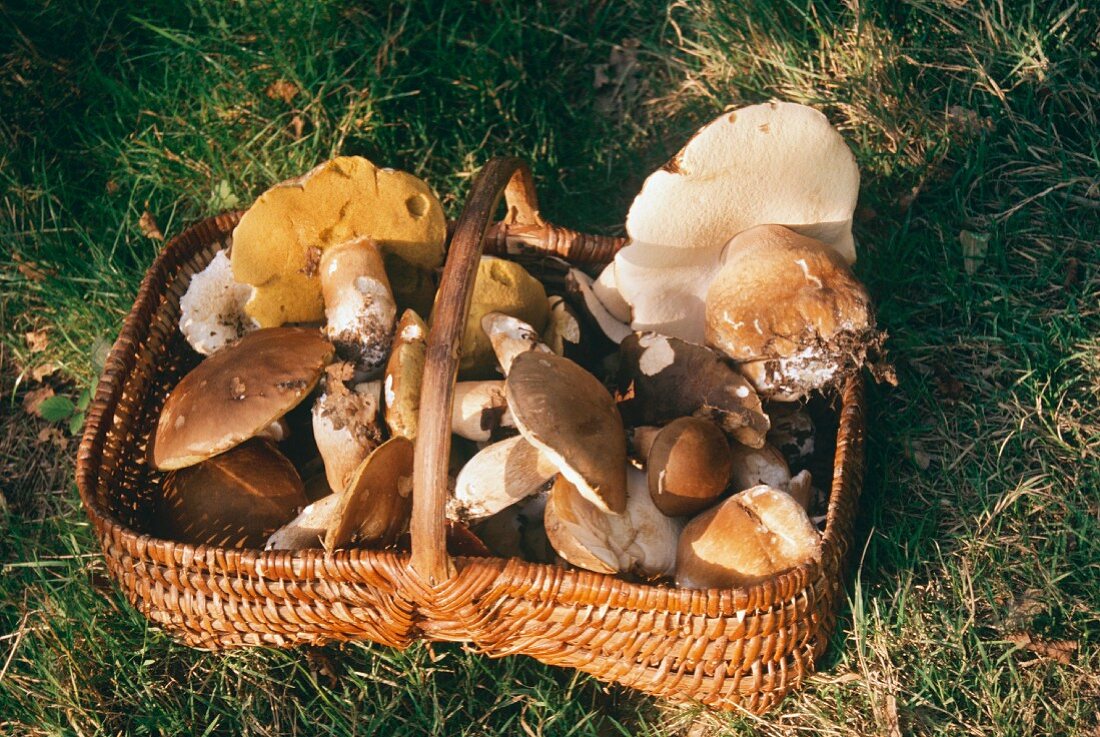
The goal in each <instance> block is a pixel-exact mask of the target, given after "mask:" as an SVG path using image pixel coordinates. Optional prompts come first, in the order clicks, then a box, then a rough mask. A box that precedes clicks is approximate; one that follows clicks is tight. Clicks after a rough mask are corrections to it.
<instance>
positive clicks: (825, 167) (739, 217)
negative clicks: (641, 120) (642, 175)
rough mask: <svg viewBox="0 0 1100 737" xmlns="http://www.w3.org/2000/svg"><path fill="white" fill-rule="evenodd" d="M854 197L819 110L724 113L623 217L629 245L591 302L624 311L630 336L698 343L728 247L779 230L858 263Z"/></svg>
mask: <svg viewBox="0 0 1100 737" xmlns="http://www.w3.org/2000/svg"><path fill="white" fill-rule="evenodd" d="M858 192H859V169H858V167H857V166H856V162H855V158H854V157H853V155H852V152H851V151H850V150H849V149H848V146H847V144H846V143H845V142H844V139H843V138H842V137H841V135H840V134H839V133H838V132H837V131H836V130H835V129H834V128H833V127H832V126H831V125H830V124H829V121H828V120H827V119H826V118H825V116H824V115H822V114H821V113H820V112H818V111H817V110H814V109H813V108H809V107H806V106H804V105H797V104H792V103H782V102H772V103H766V104H763V105H752V106H749V107H745V108H742V109H740V110H735V111H732V112H728V113H724V114H723V115H721V116H720V117H719V118H717V119H716V120H714V121H712V122H711V123H708V124H707V125H705V126H704V127H703V128H701V129H700V130H699V131H698V132H697V133H696V134H695V136H694V137H693V138H692V139H691V140H690V141H689V142H688V144H687V145H686V146H684V148H683V149H682V150H681V151H680V152H679V153H678V154H676V156H675V157H673V159H672V160H671V161H669V162H668V163H667V164H665V166H664V167H662V168H661V169H659V170H658V171H656V172H654V173H653V174H651V175H650V176H649V178H648V179H646V181H645V184H644V185H643V186H642V190H641V192H640V193H639V194H638V196H637V197H636V198H635V199H634V202H633V204H632V205H631V207H630V212H629V214H628V215H627V219H626V231H627V234H628V235H629V236H630V243H629V244H628V245H627V246H626V247H625V248H623V249H622V250H620V251H619V252H618V253H617V254H616V256H615V260H614V268H613V271H612V272H611V274H610V275H608V276H606V277H604V276H601V279H600V285H599V290H598V292H597V293H598V294H599V296H600V299H601V300H602V301H603V302H604V304H605V305H607V307H608V308H609V309H611V310H612V311H613V312H618V314H620V315H621V314H624V313H625V311H624V310H622V304H623V303H626V304H629V306H630V307H631V318H632V322H631V327H632V328H633V329H634V330H653V331H655V332H659V333H663V334H665V335H672V336H675V337H677V338H681V339H683V340H689V341H692V342H696V343H700V342H702V339H703V336H702V316H703V299H704V297H705V295H706V290H707V286H708V285H709V283H710V280H711V279H713V278H714V275H715V273H716V272H717V270H718V268H719V266H720V265H721V263H722V260H723V247H724V246H725V244H726V242H727V241H729V239H730V238H732V237H733V236H735V235H737V234H738V233H740V232H741V231H743V230H746V229H748V228H751V227H753V226H755V225H760V224H762V223H780V224H783V225H787V226H788V227H791V228H794V229H796V230H798V231H799V232H801V233H804V234H806V235H810V236H813V237H814V238H818V239H820V240H822V241H825V242H826V243H827V244H828V245H829V246H830V247H831V248H833V249H834V251H835V252H836V253H837V254H839V255H840V256H841V257H842V258H843V259H845V260H846V261H848V262H854V261H855V255H856V254H855V246H854V242H853V239H852V214H853V212H854V210H855V205H856V197H857V195H858ZM605 273H606V272H605ZM615 292H618V296H617V297H616V296H615Z"/></svg>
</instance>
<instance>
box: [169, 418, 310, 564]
mask: <svg viewBox="0 0 1100 737" xmlns="http://www.w3.org/2000/svg"><path fill="white" fill-rule="evenodd" d="M162 491H163V496H162V497H161V498H160V499H159V500H158V503H157V511H156V514H155V515H154V518H153V519H154V522H155V525H156V528H157V529H156V533H157V534H158V535H161V536H163V537H165V538H168V539H169V540H177V541H179V542H184V543H192V544H196V545H217V546H220V547H229V548H259V547H262V546H263V544H264V541H265V540H266V539H267V537H268V536H269V535H270V534H271V533H272V532H273V531H274V530H276V529H277V528H278V527H280V526H281V525H284V524H286V522H287V520H290V519H292V518H293V517H294V515H295V514H297V512H298V509H299V508H301V507H303V506H305V505H306V503H307V502H306V497H305V494H304V493H303V487H302V480H301V478H299V477H298V472H297V471H295V470H294V466H293V465H291V463H290V461H288V460H287V459H286V458H285V457H284V456H283V455H282V454H281V453H280V452H279V451H278V450H276V448H275V446H274V445H272V444H271V443H270V442H269V441H266V440H249V441H247V442H245V443H242V444H240V445H238V446H236V447H235V448H233V449H232V450H229V451H227V452H225V453H222V454H220V455H218V456H215V457H213V458H210V459H207V460H205V461H203V462H202V463H198V464H196V465H194V466H188V467H186V468H181V469H179V470H176V471H170V472H169V473H168V475H167V476H165V478H164V484H163V487H162Z"/></svg>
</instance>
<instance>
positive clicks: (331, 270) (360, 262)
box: [320, 237, 397, 374]
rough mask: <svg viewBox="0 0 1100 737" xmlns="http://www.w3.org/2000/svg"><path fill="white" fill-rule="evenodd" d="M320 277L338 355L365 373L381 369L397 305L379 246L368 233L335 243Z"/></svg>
mask: <svg viewBox="0 0 1100 737" xmlns="http://www.w3.org/2000/svg"><path fill="white" fill-rule="evenodd" d="M320 277H321V294H322V297H323V298H324V302H325V335H326V336H328V338H329V340H331V341H332V342H333V344H334V345H335V346H336V353H337V355H339V356H340V357H341V358H343V359H345V360H348V361H352V362H353V363H354V364H355V367H356V370H357V371H359V372H362V373H367V374H369V373H371V372H373V371H375V370H376V369H378V368H380V367H381V366H382V365H383V364H384V363H385V361H386V357H387V355H388V354H389V348H390V341H391V339H392V337H393V324H394V319H395V318H396V316H397V304H396V303H395V302H394V299H393V292H392V290H391V289H390V282H389V280H388V279H387V278H386V269H385V266H384V265H383V263H382V254H381V252H380V251H379V250H378V246H377V245H376V244H375V242H374V241H373V240H372V239H371V238H369V237H364V238H356V239H354V240H350V241H346V242H344V243H341V244H338V245H335V246H332V247H331V248H329V249H328V250H326V251H325V252H324V253H323V254H322V255H321V263H320Z"/></svg>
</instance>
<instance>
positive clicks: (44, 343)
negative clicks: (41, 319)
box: [23, 330, 50, 353]
mask: <svg viewBox="0 0 1100 737" xmlns="http://www.w3.org/2000/svg"><path fill="white" fill-rule="evenodd" d="M23 339H24V340H26V341H27V348H29V349H30V351H31V353H41V352H42V351H44V350H46V348H47V347H48V346H49V344H50V338H49V336H48V335H46V331H45V330H32V331H30V332H29V333H23Z"/></svg>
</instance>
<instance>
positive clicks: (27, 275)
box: [12, 253, 56, 283]
mask: <svg viewBox="0 0 1100 737" xmlns="http://www.w3.org/2000/svg"><path fill="white" fill-rule="evenodd" d="M12 260H13V261H15V268H16V269H17V270H18V271H19V273H20V274H22V275H23V278H24V279H26V280H27V281H30V282H35V283H38V282H42V281H45V280H46V277H47V276H49V275H50V274H53V273H56V272H54V271H53V270H51V269H45V268H43V267H42V266H41V265H39V264H36V263H34V262H33V261H27V260H26V259H25V258H23V256H22V255H20V254H19V253H16V254H15V255H14V256H13V257H12Z"/></svg>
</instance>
